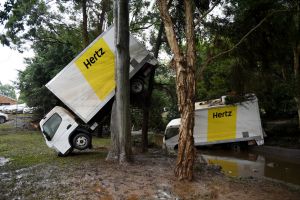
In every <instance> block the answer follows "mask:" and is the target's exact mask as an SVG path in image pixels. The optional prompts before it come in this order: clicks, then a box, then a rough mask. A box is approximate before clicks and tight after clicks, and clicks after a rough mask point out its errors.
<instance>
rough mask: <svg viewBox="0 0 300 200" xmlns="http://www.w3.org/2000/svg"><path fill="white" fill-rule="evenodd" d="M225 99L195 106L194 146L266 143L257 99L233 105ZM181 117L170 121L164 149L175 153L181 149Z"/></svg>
mask: <svg viewBox="0 0 300 200" xmlns="http://www.w3.org/2000/svg"><path fill="white" fill-rule="evenodd" d="M224 101H225V98H221V99H218V100H216V101H215V102H214V103H203V102H198V103H196V104H195V125H194V135H193V136H194V142H195V143H194V144H195V146H205V145H212V144H222V143H233V144H234V143H235V144H236V143H240V142H247V143H248V144H257V145H263V144H264V132H263V129H262V126H261V120H260V115H259V107H258V100H257V98H256V96H255V95H248V99H247V100H245V101H243V102H241V103H236V104H232V105H225V104H224V103H225V102H224ZM179 127H180V118H178V119H173V120H171V121H170V122H169V123H168V125H167V127H166V130H165V135H164V138H163V148H165V149H166V150H168V151H174V149H176V148H177V147H178V138H179V135H178V134H179Z"/></svg>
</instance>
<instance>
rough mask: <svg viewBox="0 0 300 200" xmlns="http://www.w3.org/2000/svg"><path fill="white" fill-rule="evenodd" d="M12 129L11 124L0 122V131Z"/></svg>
mask: <svg viewBox="0 0 300 200" xmlns="http://www.w3.org/2000/svg"><path fill="white" fill-rule="evenodd" d="M12 130H14V128H13V127H12V126H11V125H9V124H7V123H4V124H0V133H2V132H6V131H12Z"/></svg>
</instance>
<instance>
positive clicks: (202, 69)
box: [200, 9, 290, 76]
mask: <svg viewBox="0 0 300 200" xmlns="http://www.w3.org/2000/svg"><path fill="white" fill-rule="evenodd" d="M287 11H290V10H288V9H285V10H275V11H273V12H271V13H269V14H267V15H266V16H265V17H264V18H263V19H262V20H261V21H260V22H259V23H258V24H257V25H256V26H254V27H253V28H252V29H250V30H249V31H248V32H247V33H246V34H245V35H244V36H243V37H242V38H241V39H240V40H239V42H238V43H236V44H235V45H233V47H232V48H230V49H228V50H226V51H223V52H221V53H218V54H217V55H214V56H212V57H210V58H208V59H207V60H206V61H205V62H204V64H203V67H202V68H201V70H200V76H202V74H203V72H204V70H205V69H206V67H207V66H208V64H210V62H212V60H214V59H216V58H218V57H220V56H222V55H225V54H227V53H230V52H231V51H233V50H234V49H236V48H237V47H238V46H239V45H240V44H241V43H242V42H244V40H245V39H246V38H247V37H248V36H249V35H250V34H251V33H252V32H254V31H255V30H256V29H257V28H259V27H260V26H261V25H262V24H263V23H264V22H265V21H266V20H267V19H268V18H269V17H271V16H272V15H274V14H275V13H279V12H287Z"/></svg>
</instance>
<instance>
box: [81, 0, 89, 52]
mask: <svg viewBox="0 0 300 200" xmlns="http://www.w3.org/2000/svg"><path fill="white" fill-rule="evenodd" d="M86 1H87V0H82V38H83V45H84V47H87V46H88V45H89V35H88V31H87V11H86Z"/></svg>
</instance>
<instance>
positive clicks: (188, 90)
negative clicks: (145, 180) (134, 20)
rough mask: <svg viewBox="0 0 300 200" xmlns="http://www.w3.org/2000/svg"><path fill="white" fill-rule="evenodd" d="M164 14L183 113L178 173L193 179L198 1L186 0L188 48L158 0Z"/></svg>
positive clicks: (179, 107) (163, 19)
mask: <svg viewBox="0 0 300 200" xmlns="http://www.w3.org/2000/svg"><path fill="white" fill-rule="evenodd" d="M157 2H158V7H159V11H160V15H161V18H162V21H163V23H164V27H165V33H166V37H167V40H168V43H169V46H170V48H171V50H172V53H173V54H174V56H173V64H174V67H175V71H176V91H177V99H178V109H179V112H180V116H181V126H180V130H179V141H178V157H177V163H176V168H175V175H176V176H177V177H178V179H180V180H182V179H187V180H192V178H193V166H194V161H195V156H196V151H195V147H194V138H193V129H194V111H195V64H196V54H195V33H194V29H195V27H194V21H193V19H194V17H193V13H194V10H193V9H194V6H193V5H194V4H193V2H192V1H191V0H184V17H185V18H184V19H185V32H186V34H185V41H186V48H185V49H186V50H185V51H184V50H183V49H182V48H181V47H180V45H179V42H178V40H177V35H176V33H175V31H174V24H173V22H172V19H171V16H170V11H169V10H168V6H167V1H166V0H158V1H157Z"/></svg>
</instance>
